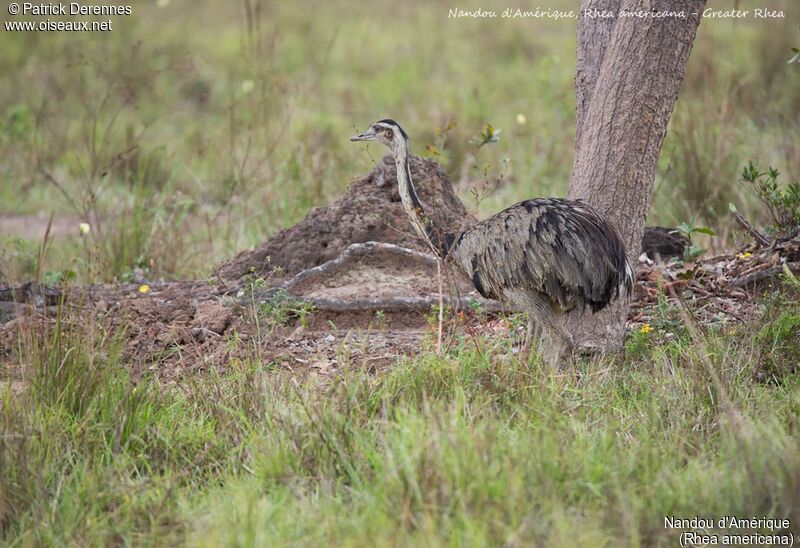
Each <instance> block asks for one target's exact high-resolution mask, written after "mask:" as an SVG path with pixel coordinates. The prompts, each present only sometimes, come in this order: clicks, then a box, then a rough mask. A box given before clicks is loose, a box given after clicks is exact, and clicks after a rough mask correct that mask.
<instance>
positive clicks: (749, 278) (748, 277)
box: [731, 262, 800, 287]
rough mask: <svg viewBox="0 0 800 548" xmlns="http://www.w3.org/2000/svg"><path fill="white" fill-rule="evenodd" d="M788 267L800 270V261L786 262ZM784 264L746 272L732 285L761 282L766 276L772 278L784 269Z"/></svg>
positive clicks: (739, 285)
mask: <svg viewBox="0 0 800 548" xmlns="http://www.w3.org/2000/svg"><path fill="white" fill-rule="evenodd" d="M784 264H785V266H786V268H788V269H789V270H798V271H800V262H795V263H784ZM783 268H784V265H780V266H773V267H772V268H767V269H764V270H757V271H755V272H751V273H750V274H745V275H744V276H739V277H738V278H736V279H735V280H733V281H732V282H731V286H733V287H744V286H746V285H749V284H751V283H755V282H759V281H761V280H763V279H764V278H771V277H772V276H774V275H776V274H779V273H780V272H782V271H783Z"/></svg>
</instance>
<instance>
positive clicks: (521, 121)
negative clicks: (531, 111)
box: [517, 112, 528, 126]
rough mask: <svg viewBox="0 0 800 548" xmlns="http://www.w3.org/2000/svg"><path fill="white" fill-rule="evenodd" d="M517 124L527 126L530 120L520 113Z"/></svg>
mask: <svg viewBox="0 0 800 548" xmlns="http://www.w3.org/2000/svg"><path fill="white" fill-rule="evenodd" d="M517 123H518V124H519V125H521V126H524V125H525V124H527V123H528V119H527V118H526V117H525V115H524V114H522V113H521V112H520V113H519V114H517Z"/></svg>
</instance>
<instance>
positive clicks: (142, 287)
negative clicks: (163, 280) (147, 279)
mask: <svg viewBox="0 0 800 548" xmlns="http://www.w3.org/2000/svg"><path fill="white" fill-rule="evenodd" d="M149 292H150V286H149V285H147V284H142V285H140V286H139V293H149Z"/></svg>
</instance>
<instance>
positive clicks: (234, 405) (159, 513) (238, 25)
mask: <svg viewBox="0 0 800 548" xmlns="http://www.w3.org/2000/svg"><path fill="white" fill-rule="evenodd" d="M710 3H711V2H710ZM470 4H472V5H473V6H474V7H475V4H474V2H473V3H470V2H467V3H466V4H465V5H463V6H460V7H463V8H465V9H466V8H468V7H469V5H470ZM756 4H757V3H756V2H755V0H753V1H747V0H743V1H742V2H741V8H742V9H746V8H748V7H753V6H755V5H756ZM245 5H250V6H253V5H255V3H254V2H252V1H247V2H241V3H222V2H211V1H209V0H205V1H201V0H195V1H192V2H191V8H189V7H188V2H180V1H178V0H173V1H172V2H171V3H168V5H167V7H164V8H160V7H157V4H156V3H155V2H147V3H145V2H140V3H136V5H135V6H134V10H135V15H134V16H131V17H128V18H125V19H124V20H122V19H118V20H117V21H116V23H115V31H114V32H112V33H111V34H104V35H92V34H89V33H84V34H68V33H47V34H45V33H32V34H21V33H16V34H11V33H5V34H3V47H2V50H1V51H0V83H2V85H0V215H3V214H9V213H22V214H34V213H38V212H40V211H44V212H46V213H50V212H52V213H54V214H55V215H56V216H63V215H70V216H77V217H78V218H80V219H82V220H86V221H88V222H89V223H90V224H91V226H92V231H91V233H90V234H89V235H88V236H85V237H83V238H81V237H80V236H79V235H78V230H77V226H76V227H75V233H74V234H68V235H63V236H60V237H58V238H55V239H54V240H53V241H51V242H49V244H48V246H47V247H46V253H43V252H42V250H41V242H39V241H28V240H20V239H19V238H17V237H15V236H14V235H12V234H0V282H6V281H11V282H16V281H26V280H29V279H31V278H34V277H35V276H36V275H37V273H39V274H41V276H42V278H43V280H44V281H47V282H56V281H58V280H61V279H74V280H75V281H76V282H78V283H85V282H93V281H113V280H126V279H129V278H130V277H131V276H132V274H133V273H134V271H135V270H136V269H139V270H141V271H143V272H144V274H145V275H146V276H148V277H150V278H152V279H158V278H164V279H175V278H204V277H206V276H208V274H209V266H210V265H212V264H215V263H217V262H219V261H221V260H223V259H226V258H229V257H231V256H232V255H233V254H234V253H235V251H237V250H240V249H243V248H245V247H248V246H251V245H253V244H255V243H257V242H259V241H262V240H263V239H264V238H265V237H267V236H269V235H270V234H272V233H274V232H275V231H277V230H279V229H281V228H283V227H286V226H288V225H290V224H292V223H294V222H296V221H298V220H299V219H300V218H302V217H303V215H305V213H306V212H307V211H308V209H309V208H310V207H313V206H321V205H324V204H326V203H328V202H330V201H331V200H333V199H335V198H336V197H337V196H338V195H340V194H341V192H342V191H343V190H344V189H345V188H346V187H347V185H348V183H349V181H350V180H352V179H353V178H354V177H356V176H358V175H360V174H363V173H365V172H366V171H368V170H369V169H371V167H372V166H373V164H374V163H375V161H376V160H377V159H379V158H380V156H381V155H382V154H383V151H382V150H380V149H378V148H376V147H374V146H370V147H368V148H364V147H363V146H354V145H352V144H351V143H349V142H348V140H347V138H348V137H349V136H350V135H351V134H352V133H353V132H354V131H355V130H356V129H363V128H364V127H365V126H366V125H367V124H368V123H370V122H372V121H374V120H376V119H379V118H383V117H385V116H392V117H394V118H396V119H397V120H399V121H400V122H401V123H402V124H403V125H404V127H405V128H406V129H407V130H408V131H409V133H410V134H411V136H412V140H413V141H412V149H413V151H414V152H415V153H417V154H428V153H426V145H429V144H433V145H436V147H437V148H438V149H440V154H438V155H437V156H436V157H437V159H438V160H439V161H440V162H441V163H442V164H443V166H444V168H445V169H446V171H447V172H448V174H449V175H450V177H451V179H452V180H453V181H454V182H456V183H458V188H459V191H460V192H461V195H462V198H464V200H465V202H467V203H468V205H470V206H471V207H472V206H475V204H474V201H473V200H472V198H471V193H470V189H472V188H481V187H483V186H489V187H495V186H496V187H497V188H496V190H495V191H494V192H493V193H492V194H491V195H490V196H489V197H488V198H487V199H485V200H483V201H482V202H480V204H478V205H477V206H475V207H477V209H478V211H479V213H480V214H481V215H487V214H489V213H492V212H494V211H497V210H498V209H500V208H501V207H504V206H507V205H508V204H510V203H513V202H514V201H516V200H520V199H523V198H527V197H530V196H534V195H551V194H563V193H564V192H565V191H566V188H567V184H568V180H569V175H570V172H571V166H572V155H573V152H572V146H573V143H572V141H573V135H574V99H573V90H572V80H573V75H574V54H575V52H574V48H575V45H574V30H575V29H574V23H573V22H568V21H567V22H565V21H558V22H554V21H535V22H534V21H486V20H448V19H447V9H448V6H446V5H444V4H440V3H424V2H414V3H411V4H408V3H404V4H397V3H395V4H394V5H389V4H381V3H375V2H368V1H366V0H363V1H361V2H348V3H345V2H340V1H333V2H313V3H311V4H310V5H309V6H307V7H306V8H305V9H299V8H298V7H297V6H295V5H291V4H289V3H274V2H273V3H261V4H259V5H260V6H261V8H260V12H259V13H258V15H257V16H255V17H254V18H253V20H252V21H251V24H248V23H247V20H246V18H245V17H244V6H245ZM541 5H542V7H546V6H548V5H552V6H556V3H555V2H543V3H541ZM520 7H523V6H520ZM559 7H562V8H563V6H559ZM715 7H717V6H715ZM771 7H772V8H775V9H783V10H784V11H785V12H786V18H785V19H783V20H770V21H764V20H754V19H746V20H739V21H732V20H724V21H723V20H717V21H710V20H706V21H704V22H703V23H702V25H701V27H700V31H699V33H698V38H697V41H696V43H695V47H694V51H693V53H692V57H691V60H690V63H689V66H688V70H687V77H686V81H685V82H684V85H683V87H682V90H681V95H680V98H679V101H678V103H677V106H676V110H675V113H674V116H673V118H672V121H671V123H670V127H669V130H668V134H667V137H666V140H665V144H664V148H663V151H662V155H661V158H660V164H659V170H658V174H657V180H656V195H655V200H654V204H653V208H652V212H651V215H650V218H649V219H648V221H649V222H650V223H652V224H666V225H677V224H678V223H681V222H692V224H693V225H695V226H700V225H708V226H711V227H713V228H715V229H716V230H717V232H718V234H720V236H719V237H718V238H717V239H716V240H715V241H713V242H712V244H713V245H714V246H717V247H725V246H730V245H732V244H733V243H735V242H736V240H737V237H738V236H737V234H736V233H735V232H734V231H733V225H732V223H731V221H730V219H729V218H728V214H727V207H728V206H727V204H728V202H733V203H735V204H736V205H737V207H738V209H739V211H741V212H743V213H744V214H745V215H746V216H747V217H748V218H750V219H751V220H753V221H754V222H756V223H765V222H767V220H768V217H767V215H766V212H765V211H764V209H763V208H762V207H761V205H760V204H759V203H758V200H757V199H756V198H755V196H753V195H751V194H749V193H748V192H747V191H746V189H745V187H744V186H743V185H742V184H740V183H739V181H738V178H739V173H740V172H741V169H742V167H743V166H744V165H746V164H747V162H748V161H749V160H751V159H752V160H754V161H756V162H757V163H758V164H759V165H760V166H763V167H766V166H768V165H773V166H775V167H776V168H778V169H780V170H781V172H782V173H783V177H784V179H783V180H787V181H788V180H796V179H797V177H798V174H800V149H798V147H797V135H798V133H800V122H798V120H800V81H799V80H800V71H798V69H797V65H787V64H786V60H788V58H789V56H790V55H791V53H790V47H791V46H796V45H797V44H798V43H800V40H799V39H798V35H797V28H796V21H797V20H798V16H800V11H798V10H799V9H800V4H797V3H796V2H794V1H793V0H775V1H774V2H771ZM2 17H5V14H3V16H2ZM412 37H413V39H412ZM518 114H524V115H525V118H526V123H525V124H519V123H517V121H516V120H517V115H518ZM450 122H457V124H456V125H455V127H453V128H452V129H450V130H448V131H447V132H445V135H444V137H443V136H442V135H440V134H437V128H444V127H447V125H448V123H450ZM486 123H491V124H492V125H494V126H495V127H496V128H500V129H502V130H503V131H502V133H501V138H500V141H499V142H498V143H497V144H493V145H490V146H485V147H482V148H480V149H476V148H475V146H473V145H471V144H470V143H469V141H470V138H471V137H472V136H474V135H475V134H477V133H478V132H479V131H480V130H481V129H482V128H483V127H484V125H485V124H486ZM498 179H499V183H498V184H495V182H496V181H497V180H498ZM703 245H706V246H707V245H708V242H703ZM764 308H765V309H766V312H765V314H764V317H763V318H761V319H759V320H758V321H756V322H753V323H752V324H751V325H745V326H739V327H737V328H735V329H734V330H733V332H732V333H729V332H728V331H721V330H711V331H710V333H709V334H708V335H707V336H702V337H700V336H698V335H692V333H690V332H688V331H686V330H685V329H676V331H677V336H676V337H675V338H672V339H669V340H666V341H664V340H662V339H661V338H660V333H661V331H662V330H664V329H674V328H675V327H676V320H675V317H674V316H675V315H674V314H672V315H670V314H671V312H674V311H667V312H669V313H667V312H665V313H664V317H663V322H662V323H660V324H659V323H656V322H654V331H653V332H652V333H651V334H649V335H648V334H643V333H636V334H634V335H633V336H632V337H631V338H630V339H629V341H628V345H627V349H626V355H625V357H624V358H621V359H618V360H616V361H615V360H610V359H609V360H601V361H597V362H592V363H579V364H578V365H577V367H576V368H575V369H574V370H570V371H567V372H563V373H560V374H556V373H553V372H548V371H545V370H544V369H543V368H542V367H541V366H540V365H539V364H538V363H535V362H534V363H532V364H520V363H518V362H517V361H515V360H513V359H512V360H508V359H504V356H507V355H510V348H509V345H510V343H509V341H499V342H498V341H491V342H490V343H489V342H487V344H486V347H487V348H488V347H492V348H494V350H493V351H491V352H489V351H486V349H484V352H483V353H478V352H476V351H475V350H474V347H473V346H472V343H471V342H464V343H462V345H461V346H458V345H456V347H455V348H454V349H453V350H452V351H451V352H450V353H449V354H447V355H445V356H442V357H437V356H435V355H433V354H432V353H431V352H430V351H424V352H423V353H422V354H421V355H420V356H418V357H416V358H414V359H413V360H412V359H407V360H401V361H399V362H398V363H395V364H392V366H391V367H389V368H388V369H387V370H385V371H382V372H378V373H367V372H366V371H363V370H361V369H359V368H357V367H356V366H354V365H353V366H347V367H345V372H344V373H343V374H342V375H341V376H337V377H335V378H333V379H326V378H319V377H314V376H312V377H310V378H309V379H305V380H303V381H300V382H297V380H296V379H294V378H293V377H292V376H290V375H289V374H287V373H285V372H282V371H281V370H280V368H277V367H275V365H274V364H271V363H262V361H261V360H260V358H259V357H258V356H252V357H251V358H249V359H247V360H244V361H242V362H233V363H230V364H227V365H226V366H225V367H223V365H222V364H213V363H212V364H209V367H210V368H211V369H210V371H208V372H207V373H205V374H204V375H203V376H190V377H188V378H186V379H184V380H183V382H181V383H180V384H179V385H177V386H176V385H175V384H173V383H168V382H162V381H161V380H160V379H159V378H158V377H157V376H155V375H145V376H143V377H141V378H140V377H137V378H132V377H131V375H130V374H129V371H130V366H131V364H130V363H129V361H128V359H127V358H126V357H125V353H124V337H125V334H124V333H121V332H115V331H114V330H112V329H111V327H110V326H109V325H106V324H105V323H103V322H102V321H100V320H92V321H87V320H86V319H85V318H74V317H71V316H70V315H69V314H64V313H62V314H60V315H59V316H58V322H57V323H54V324H48V325H47V328H46V329H44V331H36V330H34V329H29V328H27V327H26V328H24V329H23V330H22V331H21V332H20V338H19V343H18V345H17V347H16V348H15V355H14V356H13V357H10V358H13V361H14V362H15V363H18V364H19V365H20V367H21V369H22V374H23V383H24V386H25V390H24V391H23V392H22V393H21V394H18V395H12V393H11V391H7V390H4V389H2V388H0V543H2V544H8V545H11V546H34V545H58V544H64V543H75V544H83V545H98V544H100V545H102V544H135V545H139V544H144V545H171V544H175V543H187V544H191V545H209V546H212V545H213V546H216V545H219V544H223V545H225V544H228V545H287V544H323V543H325V544H335V545H359V546H360V545H372V544H376V545H398V544H400V545H409V544H414V545H428V544H430V545H484V544H488V545H498V544H507V545H511V546H515V545H519V546H523V545H530V544H539V545H548V546H550V545H555V546H559V545H560V546H597V545H610V546H617V545H634V546H635V545H640V546H650V545H654V544H655V545H659V544H660V545H670V546H672V545H675V544H676V543H677V538H678V533H677V532H676V531H667V530H665V529H664V516H666V515H675V516H681V517H691V516H693V515H701V516H713V517H721V516H723V515H736V516H740V517H744V516H767V517H773V518H778V517H788V518H790V519H791V520H792V525H793V527H795V528H796V527H797V523H800V514H798V508H800V501H799V500H798V493H799V492H800V447H799V446H798V439H799V438H798V427H800V423H798V416H800V413H799V412H800V389H799V388H800V387H799V386H798V380H797V378H796V376H795V375H794V374H793V372H794V368H795V367H796V365H797V360H798V354H797V348H798V345H797V331H798V326H800V320H798V318H800V308H798V304H797V298H796V296H794V297H791V298H785V299H782V300H781V299H777V300H774V302H767V304H766V305H765V307H764ZM267 312H268V313H271V314H272V315H273V316H274V315H275V314H274V311H272V312H269V311H267ZM301 316H302V314H301ZM267 327H268V326H265V328H267ZM231 344H236V343H235V342H234V341H232V342H231ZM339 361H340V363H344V364H347V359H346V356H342V357H341V359H340V360H339ZM4 365H5V364H4ZM215 365H216V366H218V367H217V368H215V367H214V366H215ZM2 386H3V385H2V384H0V387H2Z"/></svg>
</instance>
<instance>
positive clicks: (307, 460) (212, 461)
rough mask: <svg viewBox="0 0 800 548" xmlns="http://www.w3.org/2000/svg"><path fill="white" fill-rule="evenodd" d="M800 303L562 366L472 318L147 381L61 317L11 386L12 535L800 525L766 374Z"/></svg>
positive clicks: (593, 534)
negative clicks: (485, 330) (364, 347)
mask: <svg viewBox="0 0 800 548" xmlns="http://www.w3.org/2000/svg"><path fill="white" fill-rule="evenodd" d="M798 317H800V308H798V306H797V304H796V302H793V301H786V300H782V301H776V302H775V303H773V305H770V306H769V307H768V311H767V312H766V313H765V316H764V317H763V318H762V319H761V320H759V322H757V324H754V325H753V326H751V327H750V328H747V329H741V330H740V331H739V333H738V334H737V337H735V338H734V337H731V336H729V335H728V334H727V333H726V332H724V331H719V332H716V331H713V330H712V332H711V333H709V334H707V335H699V334H698V335H696V337H698V338H696V339H692V338H690V337H689V336H688V335H686V336H681V337H679V338H677V339H674V340H673V341H672V342H669V343H666V344H661V343H658V342H657V339H656V338H655V337H656V336H657V335H658V331H655V332H652V333H651V335H652V337H654V338H653V339H649V338H648V337H644V338H642V337H639V339H638V340H635V341H632V342H631V344H630V345H629V347H630V348H629V349H628V352H627V355H626V357H625V358H624V359H623V360H617V361H613V360H601V361H597V362H593V363H586V362H583V363H579V364H578V365H577V366H576V368H575V369H573V370H569V371H565V372H561V373H553V372H548V371H546V370H545V368H543V367H541V366H540V364H538V363H536V362H535V361H534V362H533V363H531V364H530V365H527V364H520V363H518V362H517V361H516V360H506V359H503V355H506V354H508V353H509V343H502V344H501V345H500V346H499V347H497V346H496V345H495V350H494V351H491V352H487V351H486V348H485V349H484V352H482V353H481V354H478V353H476V352H475V350H474V347H473V345H472V343H471V342H470V341H469V340H465V341H464V342H463V343H462V344H463V346H457V347H456V348H454V349H453V351H452V352H451V353H450V354H448V355H445V356H442V357H437V356H436V355H434V354H431V353H429V352H423V354H422V355H421V356H419V357H418V358H416V359H414V360H413V361H412V360H407V361H406V360H401V361H400V362H398V363H397V364H395V365H394V366H393V367H392V368H390V369H388V370H385V371H383V372H380V373H377V374H371V373H367V372H365V371H363V370H361V369H358V368H351V367H349V366H347V362H346V360H345V361H344V362H343V363H345V366H344V367H345V370H344V372H343V373H342V375H341V376H337V377H335V378H332V379H325V378H321V377H315V376H311V377H309V378H308V379H306V380H305V381H301V382H299V383H298V382H297V380H296V379H293V378H291V376H289V375H286V374H282V373H280V372H277V371H275V370H273V369H271V368H270V367H269V364H262V363H260V362H259V361H258V360H256V359H252V360H246V361H243V362H235V363H233V364H231V365H230V368H229V369H228V371H227V373H226V374H224V375H218V374H216V373H215V372H214V370H213V369H212V371H211V372H210V373H209V374H205V375H203V376H194V377H190V378H188V379H187V380H186V381H184V383H183V384H182V385H181V386H175V385H164V384H162V383H161V382H159V380H158V379H157V378H155V377H152V376H146V377H144V378H140V379H138V380H136V381H133V380H132V379H131V378H129V377H128V375H127V373H126V371H127V367H126V366H125V364H124V363H123V362H122V358H121V356H122V353H121V342H122V341H121V339H120V338H119V337H115V336H113V334H111V332H110V331H108V330H107V329H106V328H105V327H104V326H103V325H102V324H92V323H87V322H85V321H84V322H74V321H72V320H70V319H69V318H68V317H61V319H60V321H59V322H58V323H56V324H54V325H52V326H51V327H50V329H49V330H48V331H47V332H46V333H44V334H38V335H34V334H33V333H28V334H27V336H24V337H22V338H21V343H20V346H19V351H20V355H19V358H20V359H21V361H22V362H23V363H25V364H26V366H25V379H26V380H27V382H28V389H27V390H25V391H24V392H23V393H22V394H20V395H17V396H12V395H10V393H8V394H5V395H4V396H3V397H2V408H1V409H2V412H0V421H2V424H1V426H2V432H3V434H2V436H1V437H0V525H1V526H2V529H0V531H2V533H1V535H2V536H0V538H1V539H3V542H5V543H8V544H10V545H12V546H14V545H34V544H36V545H38V544H62V543H68V542H78V543H81V544H108V543H117V542H126V543H135V544H140V543H141V544H170V543H174V542H186V543H188V544H191V545H208V546H217V545H220V544H222V545H245V546H257V545H286V544H323V543H324V544H331V543H333V544H336V545H352V546H357V545H364V544H371V545H372V544H374V545H396V544H415V545H419V544H424V545H453V544H456V545H460V544H469V545H487V544H488V545H498V544H508V545H520V546H521V545H530V544H531V543H536V544H541V545H549V546H553V545H555V546H596V545H610V546H617V545H644V546H648V545H653V544H662V545H675V544H676V542H677V535H678V532H676V531H669V530H665V529H664V517H665V516H678V517H691V516H694V515H700V516H712V517H721V516H724V515H734V516H739V517H744V516H767V517H774V518H778V517H785V518H789V519H790V520H792V523H793V524H795V523H797V520H798V519H800V515H799V514H798V513H797V508H798V499H797V496H798V495H797V494H798V492H800V446H799V445H798V427H799V426H800V423H798V416H800V384H798V380H797V378H796V377H795V376H793V375H787V372H788V371H789V369H787V368H788V367H789V366H786V367H785V368H784V369H783V370H781V371H782V374H779V375H777V376H775V377H774V382H769V383H759V382H756V381H755V380H754V379H755V377H756V371H757V370H760V369H761V367H762V365H763V363H762V362H763V360H764V356H765V355H768V356H769V359H770V360H772V361H770V362H769V364H768V365H771V364H774V363H777V362H776V361H775V360H777V359H778V358H779V357H780V356H783V357H785V358H787V361H788V358H790V357H792V356H794V357H796V350H795V348H796V337H797V331H796V325H797V321H798V320H797V318H798ZM792 326H794V327H792ZM765 338H767V339H769V340H770V341H771V342H769V343H768V344H766V345H765V343H764V340H765ZM792 341H794V343H792ZM490 346H491V345H490ZM343 359H344V358H343ZM774 371H775V370H773V372H774Z"/></svg>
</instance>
